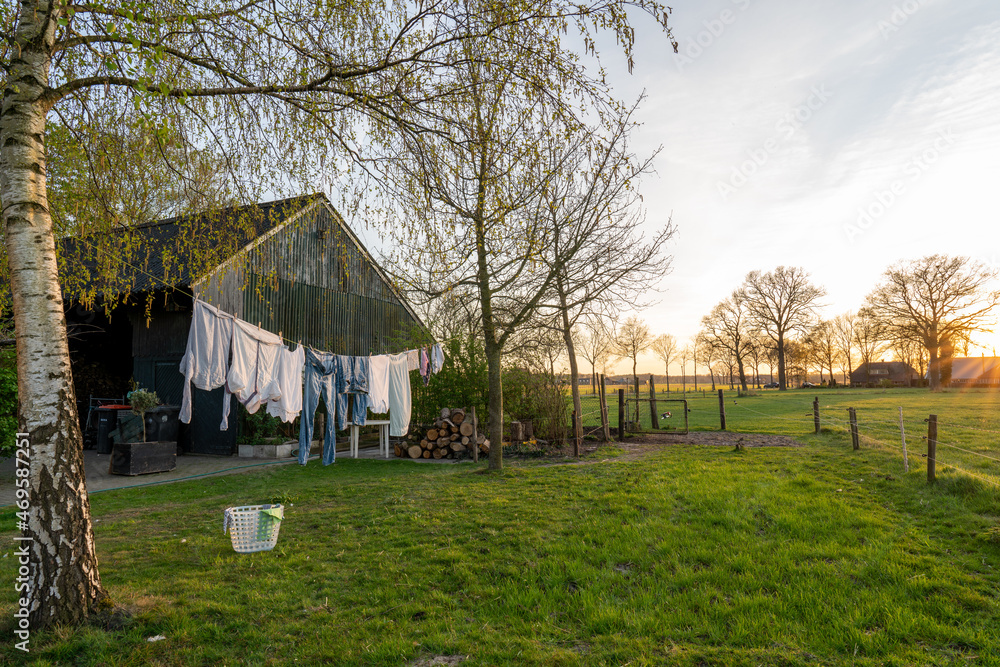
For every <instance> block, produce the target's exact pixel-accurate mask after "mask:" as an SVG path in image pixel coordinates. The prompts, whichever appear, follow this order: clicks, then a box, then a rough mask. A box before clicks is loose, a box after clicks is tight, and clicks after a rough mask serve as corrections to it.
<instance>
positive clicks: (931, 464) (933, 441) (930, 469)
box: [927, 415, 937, 482]
mask: <svg viewBox="0 0 1000 667" xmlns="http://www.w3.org/2000/svg"><path fill="white" fill-rule="evenodd" d="M936 459H937V415H931V416H930V417H929V418H928V419H927V481H928V482H933V481H934V480H935V479H936V477H935V476H934V473H935V472H936V470H935V468H936V467H937V466H936V463H937V461H936Z"/></svg>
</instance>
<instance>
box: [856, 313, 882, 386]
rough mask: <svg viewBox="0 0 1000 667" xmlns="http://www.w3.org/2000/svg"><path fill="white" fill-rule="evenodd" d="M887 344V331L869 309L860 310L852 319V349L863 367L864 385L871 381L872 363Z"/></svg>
mask: <svg viewBox="0 0 1000 667" xmlns="http://www.w3.org/2000/svg"><path fill="white" fill-rule="evenodd" d="M888 342H889V336H888V329H887V327H886V326H885V323H884V322H883V321H882V320H880V319H879V318H878V317H877V316H876V315H875V312H874V311H873V310H872V309H871V308H862V309H861V310H859V311H858V314H857V315H856V316H855V318H854V347H855V348H856V349H857V350H858V354H859V355H861V363H862V365H864V366H865V384H871V381H872V377H871V375H872V373H871V371H872V366H871V365H872V363H873V362H874V361H875V359H876V357H878V355H880V354H881V353H882V351H883V350H885V348H886V344H887V343H888Z"/></svg>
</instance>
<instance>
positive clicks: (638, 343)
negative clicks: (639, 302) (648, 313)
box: [613, 315, 653, 421]
mask: <svg viewBox="0 0 1000 667" xmlns="http://www.w3.org/2000/svg"><path fill="white" fill-rule="evenodd" d="M652 340H653V335H652V334H651V333H650V331H649V326H647V325H646V323H645V322H644V321H643V320H642V319H641V318H639V317H638V316H637V315H630V316H629V317H628V318H627V319H626V320H625V321H624V322H623V323H622V325H621V327H619V328H618V330H617V331H616V332H615V335H614V348H613V349H614V353H615V355H616V356H617V357H618V358H619V359H631V360H632V382H633V387H634V388H635V395H636V396H637V397H638V396H639V371H638V370H637V367H638V365H639V355H640V354H642V353H643V352H645V351H646V349H647V348H648V347H649V344H650V343H651V342H652ZM637 421H638V418H637Z"/></svg>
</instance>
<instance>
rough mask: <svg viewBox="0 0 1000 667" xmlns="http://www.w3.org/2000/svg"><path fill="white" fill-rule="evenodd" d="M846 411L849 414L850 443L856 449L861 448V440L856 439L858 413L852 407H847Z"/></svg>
mask: <svg viewBox="0 0 1000 667" xmlns="http://www.w3.org/2000/svg"><path fill="white" fill-rule="evenodd" d="M847 412H848V413H849V414H850V416H851V444H852V445H854V449H855V450H858V449H861V442H860V440H859V439H858V413H857V411H856V410H855V409H854V408H847Z"/></svg>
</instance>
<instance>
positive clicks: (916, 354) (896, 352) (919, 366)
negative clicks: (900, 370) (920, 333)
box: [890, 338, 926, 385]
mask: <svg viewBox="0 0 1000 667" xmlns="http://www.w3.org/2000/svg"><path fill="white" fill-rule="evenodd" d="M890 345H891V348H892V354H893V356H894V357H895V358H896V361H900V362H902V363H904V364H906V365H907V366H909V367H910V368H912V369H913V370H915V371H916V372H917V378H914V377H913V376H912V375H911V377H910V384H911V385H912V384H913V380H914V379H919V378H923V377H924V367H925V366H926V364H925V363H924V353H925V350H924V346H923V345H921V344H920V341H916V340H913V339H912V338H898V339H896V340H894V341H892V343H891V344H890Z"/></svg>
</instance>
